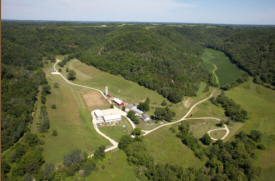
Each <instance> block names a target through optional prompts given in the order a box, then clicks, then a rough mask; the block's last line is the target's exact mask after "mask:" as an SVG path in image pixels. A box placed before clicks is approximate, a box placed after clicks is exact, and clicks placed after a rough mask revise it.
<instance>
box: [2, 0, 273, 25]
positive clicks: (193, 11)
mask: <svg viewBox="0 0 275 181" xmlns="http://www.w3.org/2000/svg"><path fill="white" fill-rule="evenodd" d="M1 19H2V20H30V21H31V20H33V21H84V22H87V21H91V22H93V21H95V22H144V23H146V22H149V23H150V22H155V23H186V24H234V25H275V1H271V0H266V1H256V0H251V1H237V0H232V1H226V2H225V1H216V0H209V1H201V0H193V1H191V0H187V1H184V0H139V1H137V0H131V1H129V0H121V1H112V0H102V1H94V0H81V1H74V0H44V1H35V0H25V1H20V0H2V15H1Z"/></svg>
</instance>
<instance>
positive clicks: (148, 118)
mask: <svg viewBox="0 0 275 181" xmlns="http://www.w3.org/2000/svg"><path fill="white" fill-rule="evenodd" d="M141 119H143V121H149V120H150V116H148V115H147V114H143V115H142V117H141Z"/></svg>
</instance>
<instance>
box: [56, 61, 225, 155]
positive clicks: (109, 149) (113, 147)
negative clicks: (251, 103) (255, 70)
mask: <svg viewBox="0 0 275 181" xmlns="http://www.w3.org/2000/svg"><path fill="white" fill-rule="evenodd" d="M59 61H60V60H59V59H57V61H56V63H55V64H54V70H55V72H52V74H54V75H60V76H61V77H62V78H63V79H64V80H65V81H66V82H67V83H69V84H71V85H74V86H79V87H83V88H87V89H92V90H96V91H99V92H100V93H101V94H102V96H103V97H104V98H105V99H107V100H108V98H107V97H106V96H105V95H104V93H103V92H102V91H101V90H99V89H95V88H92V87H88V86H83V85H79V84H75V83H72V82H70V81H69V80H67V79H66V78H65V77H64V76H63V75H62V74H61V73H59V72H58V71H57V70H56V67H55V66H56V64H57V63H58V62H59ZM213 92H214V91H213ZM213 92H212V93H211V95H210V96H209V97H207V98H205V99H203V100H201V101H199V102H197V103H196V104H194V105H193V106H192V107H191V108H190V110H189V111H188V112H187V113H186V114H185V115H184V116H183V117H182V118H181V119H179V120H178V121H175V122H171V123H167V124H163V125H160V126H158V127H156V128H154V129H152V130H142V131H143V132H144V134H143V136H146V135H148V134H150V133H152V132H153V131H156V130H158V129H159V128H161V127H163V126H167V125H171V124H176V123H178V122H180V121H183V120H188V119H216V120H218V121H220V119H218V118H212V117H201V118H186V117H187V116H188V115H189V114H190V113H191V111H192V110H193V109H194V108H195V107H196V106H197V105H198V104H200V103H202V102H204V101H206V100H208V99H210V98H211V97H212V95H213ZM109 103H110V104H111V101H110V100H109ZM93 112H94V111H92V112H91V114H92V116H93V115H94V114H93ZM122 112H123V111H122ZM121 115H123V116H125V117H126V118H127V116H126V113H125V112H123V113H121ZM94 120H95V118H94V117H93V126H94V128H95V130H96V131H97V132H98V134H100V135H102V136H103V137H104V138H106V139H108V140H109V141H110V142H111V143H112V144H113V146H112V147H109V148H107V149H106V150H105V152H108V151H111V150H114V149H116V148H117V147H118V143H117V142H116V141H114V140H113V139H112V138H110V137H108V136H106V135H105V134H103V133H102V132H101V131H100V130H99V129H98V127H97V125H96V124H95V123H94ZM127 120H128V121H129V122H130V124H131V125H132V127H133V129H134V128H135V127H136V126H135V125H134V124H133V122H132V121H131V120H129V118H127ZM224 126H225V128H218V129H213V130H209V131H208V132H207V133H208V134H209V136H210V132H212V131H216V130H226V131H227V132H226V134H225V135H224V136H223V138H222V139H224V138H225V137H226V136H227V135H228V134H229V129H228V128H227V126H226V125H225V124H224ZM210 137H211V136H210ZM211 139H212V140H217V139H215V138H212V137H211ZM92 156H93V154H92V155H91V156H90V157H92Z"/></svg>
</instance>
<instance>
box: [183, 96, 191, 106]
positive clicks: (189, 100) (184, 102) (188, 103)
mask: <svg viewBox="0 0 275 181" xmlns="http://www.w3.org/2000/svg"><path fill="white" fill-rule="evenodd" d="M183 105H184V106H185V107H187V108H188V107H189V106H190V105H191V98H188V99H186V100H185V101H183Z"/></svg>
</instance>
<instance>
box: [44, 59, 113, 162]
mask: <svg viewBox="0 0 275 181" xmlns="http://www.w3.org/2000/svg"><path fill="white" fill-rule="evenodd" d="M44 71H45V72H46V77H47V79H48V82H49V85H51V94H49V95H48V96H47V102H46V106H47V111H48V117H49V119H50V129H49V131H48V133H44V134H39V135H41V136H42V135H44V136H45V138H44V141H45V144H44V151H43V154H44V155H43V156H44V158H45V161H46V163H54V164H58V163H61V162H62V161H63V156H64V155H65V154H67V153H68V152H69V151H71V150H73V149H76V148H80V149H81V150H82V151H86V152H87V153H88V154H92V153H93V152H94V151H95V150H96V149H97V148H98V147H99V146H100V145H106V146H109V145H110V143H109V141H108V140H107V139H105V138H104V137H102V136H100V135H99V134H98V133H97V132H96V131H95V130H94V128H93V126H92V116H91V112H90V110H88V109H86V106H85V103H84V101H83V99H82V97H81V95H80V92H81V91H83V89H82V90H81V89H80V90H79V89H78V88H77V87H75V86H71V85H69V84H68V83H66V82H65V81H64V80H62V78H61V77H60V76H59V75H52V74H50V72H51V65H50V64H49V65H45V67H44ZM54 82H58V83H59V88H54V86H53V84H54ZM53 104H55V105H56V107H57V108H56V109H51V106H52V105H53ZM53 130H57V133H58V136H52V131H53Z"/></svg>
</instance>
